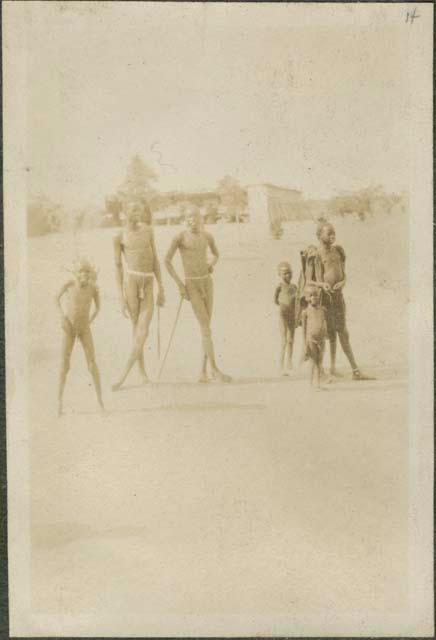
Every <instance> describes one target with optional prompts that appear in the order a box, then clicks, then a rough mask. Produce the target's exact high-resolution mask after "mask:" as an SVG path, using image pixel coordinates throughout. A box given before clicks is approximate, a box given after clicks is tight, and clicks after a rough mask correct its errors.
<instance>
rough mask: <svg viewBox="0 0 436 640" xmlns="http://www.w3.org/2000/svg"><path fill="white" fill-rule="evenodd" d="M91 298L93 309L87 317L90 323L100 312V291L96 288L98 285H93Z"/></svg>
mask: <svg viewBox="0 0 436 640" xmlns="http://www.w3.org/2000/svg"><path fill="white" fill-rule="evenodd" d="M92 299H93V300H94V311H93V313H92V314H91V316H90V318H89V324H92V323H93V322H94V320H95V319H96V317H97V316H98V314H99V313H100V291H99V290H98V287H94V293H93V296H92Z"/></svg>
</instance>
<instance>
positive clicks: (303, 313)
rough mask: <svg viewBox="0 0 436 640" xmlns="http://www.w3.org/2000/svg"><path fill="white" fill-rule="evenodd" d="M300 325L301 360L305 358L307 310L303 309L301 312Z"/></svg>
mask: <svg viewBox="0 0 436 640" xmlns="http://www.w3.org/2000/svg"><path fill="white" fill-rule="evenodd" d="M301 327H302V329H303V354H302V362H304V360H307V311H306V310H304V311H303V312H302V314H301Z"/></svg>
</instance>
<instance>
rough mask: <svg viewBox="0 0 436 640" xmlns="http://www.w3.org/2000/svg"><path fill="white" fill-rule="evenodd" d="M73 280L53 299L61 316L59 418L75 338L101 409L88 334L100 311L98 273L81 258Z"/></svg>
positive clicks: (97, 381) (90, 341) (98, 379)
mask: <svg viewBox="0 0 436 640" xmlns="http://www.w3.org/2000/svg"><path fill="white" fill-rule="evenodd" d="M73 274H74V280H69V281H68V282H67V283H66V284H64V286H63V287H62V289H61V290H60V291H59V294H58V295H57V296H56V305H57V307H58V309H59V312H60V316H61V318H60V319H61V327H62V329H63V332H64V334H63V340H62V365H61V372H60V376H59V395H58V415H59V416H60V415H62V409H63V406H62V400H63V394H64V388H65V382H66V379H67V373H68V371H69V369H70V359H71V353H72V351H73V347H74V343H75V342H76V338H78V339H79V340H80V342H81V343H82V347H83V350H84V352H85V357H86V361H87V364H88V369H89V371H90V373H91V376H92V379H93V382H94V386H95V391H96V393H97V399H98V403H99V405H100V407H101V409H103V410H104V406H103V400H102V395H101V385H100V374H99V371H98V368H97V363H96V361H95V353H94V341H93V338H92V333H91V327H90V325H91V323H92V322H93V321H94V320H95V318H96V316H97V314H98V312H99V311H100V296H99V292H98V288H97V285H96V280H97V273H96V271H95V268H94V267H93V266H92V265H91V263H90V262H89V261H88V260H86V259H81V260H79V261H78V262H76V263H75V265H74V267H73ZM65 293H68V302H67V310H66V312H64V310H63V308H62V305H61V298H62V296H63V295H64V294H65ZM92 301H94V306H95V309H94V311H93V313H92V314H91V315H90V310H91V304H92Z"/></svg>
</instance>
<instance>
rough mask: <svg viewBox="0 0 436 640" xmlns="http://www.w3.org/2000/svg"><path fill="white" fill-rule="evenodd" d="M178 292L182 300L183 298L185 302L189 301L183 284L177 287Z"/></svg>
mask: <svg viewBox="0 0 436 640" xmlns="http://www.w3.org/2000/svg"><path fill="white" fill-rule="evenodd" d="M179 291H180V295H181V296H182V298H184V299H185V300H189V294H188V291H187V289H186V287H185V285H184V284H180V285H179Z"/></svg>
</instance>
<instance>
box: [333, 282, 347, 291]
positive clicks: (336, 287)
mask: <svg viewBox="0 0 436 640" xmlns="http://www.w3.org/2000/svg"><path fill="white" fill-rule="evenodd" d="M344 285H345V280H341V282H337V283H336V284H335V285H334V287H333V291H340V290H341V289H343V287H344Z"/></svg>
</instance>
